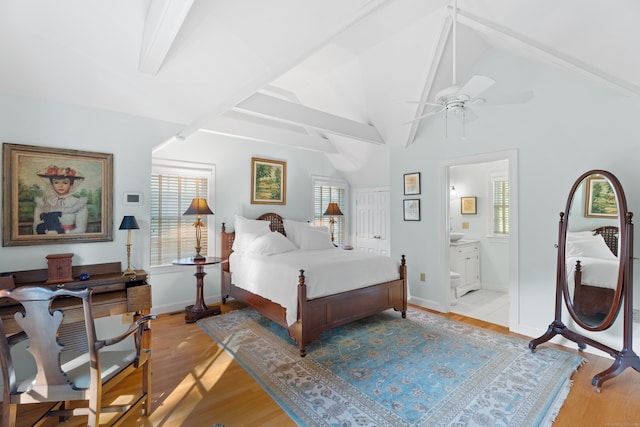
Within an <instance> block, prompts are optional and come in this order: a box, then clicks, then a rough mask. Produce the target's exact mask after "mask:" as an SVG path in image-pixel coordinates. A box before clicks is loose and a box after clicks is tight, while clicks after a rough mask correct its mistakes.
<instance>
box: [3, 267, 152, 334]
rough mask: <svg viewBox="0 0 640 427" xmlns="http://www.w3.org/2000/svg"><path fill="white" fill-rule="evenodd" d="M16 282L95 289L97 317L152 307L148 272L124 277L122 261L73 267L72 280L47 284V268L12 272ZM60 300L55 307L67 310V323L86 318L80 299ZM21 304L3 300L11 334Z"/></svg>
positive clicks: (4, 314)
mask: <svg viewBox="0 0 640 427" xmlns="http://www.w3.org/2000/svg"><path fill="white" fill-rule="evenodd" d="M83 273H86V274H88V275H89V279H87V280H80V279H79V276H80V274H83ZM11 274H12V276H13V278H14V284H15V286H16V287H18V286H43V287H47V288H50V289H56V288H66V289H84V288H92V289H93V298H92V299H93V315H94V317H107V316H114V315H117V314H124V313H136V314H148V313H149V312H150V310H151V285H149V284H148V283H147V273H146V272H145V271H143V270H138V271H136V275H135V276H123V275H122V266H121V264H120V263H119V262H111V263H105V264H92V265H81V266H74V267H73V268H72V276H73V281H72V282H67V283H58V284H50V285H47V284H45V282H46V281H47V276H48V269H46V268H45V269H41V270H24V271H15V272H11ZM71 301H72V300H65V299H64V298H61V299H58V300H56V301H55V302H54V305H53V307H52V308H53V309H61V310H63V311H64V321H63V322H64V323H72V322H77V321H79V320H81V319H82V318H83V314H82V304H78V302H77V301H74V302H73V303H72V302H71ZM18 310H19V306H16V305H12V303H11V301H10V300H8V299H0V316H2V321H3V323H4V327H5V330H6V331H5V332H6V333H7V334H12V333H14V332H18V331H19V328H18V326H17V324H16V323H15V320H14V319H13V315H14V313H15V312H17V311H18Z"/></svg>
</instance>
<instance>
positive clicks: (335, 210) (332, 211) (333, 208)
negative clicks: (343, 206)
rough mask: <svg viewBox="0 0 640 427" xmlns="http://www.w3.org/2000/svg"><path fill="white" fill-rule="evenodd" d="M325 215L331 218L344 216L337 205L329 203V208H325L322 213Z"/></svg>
mask: <svg viewBox="0 0 640 427" xmlns="http://www.w3.org/2000/svg"><path fill="white" fill-rule="evenodd" d="M324 214H325V215H331V216H342V215H344V214H343V213H342V211H341V210H340V207H339V206H338V204H337V203H329V206H327V210H326V211H325V212H324Z"/></svg>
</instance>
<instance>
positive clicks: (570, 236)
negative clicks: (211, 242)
mask: <svg viewBox="0 0 640 427" xmlns="http://www.w3.org/2000/svg"><path fill="white" fill-rule="evenodd" d="M618 213H619V205H618V199H617V197H616V193H615V188H614V186H613V185H612V183H611V182H610V181H609V180H608V179H607V178H605V177H603V176H600V175H589V176H587V177H586V178H585V179H583V180H582V182H581V183H580V184H579V185H578V186H577V188H576V190H575V192H574V193H573V199H572V200H571V208H570V211H569V214H568V216H567V218H566V221H567V223H566V227H567V234H566V241H565V263H566V282H565V286H566V289H565V295H567V294H568V298H567V302H568V303H569V304H570V305H571V306H572V308H573V311H574V313H572V314H575V316H574V317H576V316H577V320H578V321H579V322H582V323H584V325H586V326H588V327H599V326H602V324H603V321H604V320H605V319H606V317H607V315H608V314H609V313H610V312H611V311H612V310H617V307H614V305H615V301H614V297H615V291H616V289H617V287H618V286H620V285H621V283H622V281H621V280H620V279H621V277H620V274H621V271H620V261H619V257H618V252H619V240H620V239H619V234H620V233H619V230H620V216H619V214H618ZM618 302H619V301H618Z"/></svg>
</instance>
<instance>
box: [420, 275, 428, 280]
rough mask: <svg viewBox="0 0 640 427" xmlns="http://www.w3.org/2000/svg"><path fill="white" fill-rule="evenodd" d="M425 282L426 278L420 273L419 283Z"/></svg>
mask: <svg viewBox="0 0 640 427" xmlns="http://www.w3.org/2000/svg"><path fill="white" fill-rule="evenodd" d="M425 280H427V278H426V277H425V274H424V273H420V281H421V282H424V281H425Z"/></svg>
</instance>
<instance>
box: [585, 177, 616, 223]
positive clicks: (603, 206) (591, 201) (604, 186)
mask: <svg viewBox="0 0 640 427" xmlns="http://www.w3.org/2000/svg"><path fill="white" fill-rule="evenodd" d="M586 193H587V194H586V197H585V200H586V206H585V209H584V216H585V217H587V218H617V217H618V201H617V199H616V193H615V192H614V191H613V187H611V184H610V183H609V181H608V180H607V179H606V178H602V177H599V176H590V177H588V178H587V187H586Z"/></svg>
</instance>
